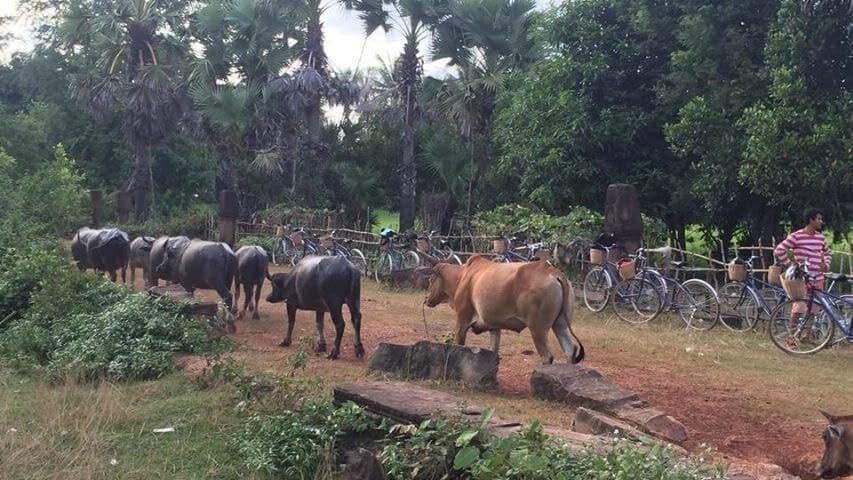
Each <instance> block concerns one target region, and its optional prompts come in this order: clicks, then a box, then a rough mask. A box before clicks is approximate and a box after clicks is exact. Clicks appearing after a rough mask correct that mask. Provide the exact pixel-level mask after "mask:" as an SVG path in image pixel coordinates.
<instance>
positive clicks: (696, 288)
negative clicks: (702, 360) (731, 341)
mask: <svg viewBox="0 0 853 480" xmlns="http://www.w3.org/2000/svg"><path fill="white" fill-rule="evenodd" d="M676 285H678V284H676ZM672 303H673V305H672V307H673V309H674V310H675V311H677V312H678V315H679V316H680V317H681V320H682V321H683V322H684V324H685V326H686V327H687V328H692V329H695V330H703V331H704V330H710V329H712V328H714V325H716V324H717V320H719V318H720V301H719V299H717V292H716V291H714V287H712V286H711V285H708V282H705V281H704V280H699V279H697V278H694V279H690V280H687V281H685V282H684V283H682V284H680V285H678V287H676V289H675V294H674V295H673V301H672Z"/></svg>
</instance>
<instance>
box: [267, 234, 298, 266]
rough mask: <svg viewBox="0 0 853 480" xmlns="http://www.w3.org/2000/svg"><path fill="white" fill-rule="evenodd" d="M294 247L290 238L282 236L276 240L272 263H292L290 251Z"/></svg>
mask: <svg viewBox="0 0 853 480" xmlns="http://www.w3.org/2000/svg"><path fill="white" fill-rule="evenodd" d="M292 248H293V244H292V243H291V242H290V239H289V238H287V237H284V238H280V239H279V241H278V242H276V244H275V248H274V249H273V251H272V263H274V264H275V265H281V264H283V263H290V251H291V249H292Z"/></svg>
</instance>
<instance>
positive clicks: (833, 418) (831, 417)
mask: <svg viewBox="0 0 853 480" xmlns="http://www.w3.org/2000/svg"><path fill="white" fill-rule="evenodd" d="M820 414H821V415H823V416H824V417H826V419H827V420H828V421H829V423H837V422H838V417H837V416H835V415H832V414H830V413H826V412H824V411H823V410H821V411H820Z"/></svg>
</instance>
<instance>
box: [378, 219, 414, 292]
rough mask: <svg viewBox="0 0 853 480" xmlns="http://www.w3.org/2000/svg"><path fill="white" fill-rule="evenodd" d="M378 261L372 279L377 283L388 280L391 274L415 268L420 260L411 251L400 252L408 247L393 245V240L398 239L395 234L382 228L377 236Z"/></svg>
mask: <svg viewBox="0 0 853 480" xmlns="http://www.w3.org/2000/svg"><path fill="white" fill-rule="evenodd" d="M379 237H380V239H379V259H378V260H377V261H376V268H375V269H374V272H373V274H374V277H375V278H376V281H377V282H380V283H381V282H382V280H383V279H385V278H388V277H389V276H390V275H391V272H395V271H398V270H405V269H407V268H415V267H417V266H418V265H420V263H421V258H420V257H419V256H418V254H417V253H415V252H413V251H412V250H406V251H405V252H403V251H401V250H402V249H403V248H408V245H394V240H395V239H397V238H399V235H397V232H395V231H393V230H391V229H388V228H384V229H382V232H380V234H379Z"/></svg>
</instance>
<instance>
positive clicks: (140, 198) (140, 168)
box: [128, 145, 151, 223]
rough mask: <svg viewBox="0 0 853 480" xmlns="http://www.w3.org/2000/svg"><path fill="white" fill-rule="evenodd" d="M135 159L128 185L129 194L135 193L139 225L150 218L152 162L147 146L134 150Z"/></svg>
mask: <svg viewBox="0 0 853 480" xmlns="http://www.w3.org/2000/svg"><path fill="white" fill-rule="evenodd" d="M133 153H134V158H133V174H132V175H131V180H130V182H129V183H128V190H129V192H132V193H133V202H134V205H133V207H134V217H135V219H136V221H137V222H138V223H142V222H144V221H145V220H146V219H147V218H148V205H147V203H146V199H147V195H148V188H149V182H148V180H149V178H150V174H149V171H148V166H149V164H150V162H151V159H150V157H149V154H150V151H149V149H148V147H147V146H141V145H140V146H137V147H136V148H134V152H133Z"/></svg>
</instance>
